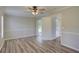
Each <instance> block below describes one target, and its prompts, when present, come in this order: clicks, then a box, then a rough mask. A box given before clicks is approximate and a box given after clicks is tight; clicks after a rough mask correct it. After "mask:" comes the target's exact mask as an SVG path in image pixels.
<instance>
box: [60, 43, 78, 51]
mask: <svg viewBox="0 0 79 59" xmlns="http://www.w3.org/2000/svg"><path fill="white" fill-rule="evenodd" d="M61 45H62V46H64V47H66V48H68V49H70V50H73V51H75V52H79V49H76V48H73V47H71V46H68V45H66V44H61Z"/></svg>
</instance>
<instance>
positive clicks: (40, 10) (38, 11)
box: [27, 6, 46, 15]
mask: <svg viewBox="0 0 79 59" xmlns="http://www.w3.org/2000/svg"><path fill="white" fill-rule="evenodd" d="M27 10H28V11H31V13H32V14H33V15H37V14H43V13H45V12H46V8H44V7H43V8H42V7H37V6H32V7H27Z"/></svg>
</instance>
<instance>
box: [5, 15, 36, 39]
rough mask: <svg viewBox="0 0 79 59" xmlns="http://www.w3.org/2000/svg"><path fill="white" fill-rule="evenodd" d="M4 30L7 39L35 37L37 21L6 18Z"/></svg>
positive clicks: (12, 17) (22, 18)
mask: <svg viewBox="0 0 79 59" xmlns="http://www.w3.org/2000/svg"><path fill="white" fill-rule="evenodd" d="M4 29H5V30H4V33H5V35H4V36H5V38H6V39H14V38H21V37H29V36H35V19H33V18H28V17H26V18H24V17H14V16H5V18H4Z"/></svg>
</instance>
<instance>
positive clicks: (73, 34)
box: [54, 7, 79, 51]
mask: <svg viewBox="0 0 79 59" xmlns="http://www.w3.org/2000/svg"><path fill="white" fill-rule="evenodd" d="M59 13H60V14H62V16H61V17H62V19H61V20H62V32H63V33H62V34H63V37H62V40H61V43H62V45H64V46H67V47H70V48H72V49H75V50H78V51H79V7H70V8H68V9H63V10H62V11H58V12H54V14H55V15H56V14H59Z"/></svg>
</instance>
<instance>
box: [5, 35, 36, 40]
mask: <svg viewBox="0 0 79 59" xmlns="http://www.w3.org/2000/svg"><path fill="white" fill-rule="evenodd" d="M34 36H36V35H31V36H21V37H15V38H6V39H5V40H12V39H20V38H25V37H34Z"/></svg>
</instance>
